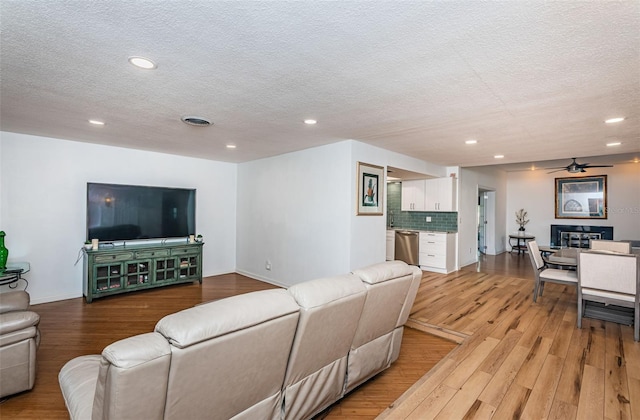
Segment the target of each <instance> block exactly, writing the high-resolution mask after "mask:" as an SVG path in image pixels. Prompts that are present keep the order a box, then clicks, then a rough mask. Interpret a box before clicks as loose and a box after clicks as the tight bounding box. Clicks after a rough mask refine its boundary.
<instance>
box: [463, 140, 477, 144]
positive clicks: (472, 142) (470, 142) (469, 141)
mask: <svg viewBox="0 0 640 420" xmlns="http://www.w3.org/2000/svg"><path fill="white" fill-rule="evenodd" d="M477 142H478V140H467V141H465V144H476V143H477Z"/></svg>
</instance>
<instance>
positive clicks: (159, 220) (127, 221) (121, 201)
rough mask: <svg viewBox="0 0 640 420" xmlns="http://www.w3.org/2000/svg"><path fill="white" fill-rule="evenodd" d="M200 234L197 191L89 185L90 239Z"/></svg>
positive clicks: (115, 239) (88, 233)
mask: <svg viewBox="0 0 640 420" xmlns="http://www.w3.org/2000/svg"><path fill="white" fill-rule="evenodd" d="M195 231H196V190H194V189H183V188H164V187H146V186H138V185H117V184H98V183H92V182H89V183H87V240H91V239H99V240H100V241H128V240H134V239H152V238H177V237H185V238H186V237H187V236H189V235H193V234H195Z"/></svg>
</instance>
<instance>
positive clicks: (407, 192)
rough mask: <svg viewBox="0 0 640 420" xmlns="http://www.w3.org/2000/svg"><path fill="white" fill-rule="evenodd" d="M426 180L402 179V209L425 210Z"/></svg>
mask: <svg viewBox="0 0 640 420" xmlns="http://www.w3.org/2000/svg"><path fill="white" fill-rule="evenodd" d="M424 185H425V180H424V179H419V180H415V181H402V192H401V195H400V209H401V210H402V211H424V210H425V208H424V204H425V203H424Z"/></svg>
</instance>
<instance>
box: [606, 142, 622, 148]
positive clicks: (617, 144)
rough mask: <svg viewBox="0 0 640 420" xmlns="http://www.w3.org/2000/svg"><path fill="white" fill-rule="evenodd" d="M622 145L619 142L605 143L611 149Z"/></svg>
mask: <svg viewBox="0 0 640 420" xmlns="http://www.w3.org/2000/svg"><path fill="white" fill-rule="evenodd" d="M621 144H622V143H621V142H619V141H612V142H611V143H607V146H608V147H612V146H620V145H621Z"/></svg>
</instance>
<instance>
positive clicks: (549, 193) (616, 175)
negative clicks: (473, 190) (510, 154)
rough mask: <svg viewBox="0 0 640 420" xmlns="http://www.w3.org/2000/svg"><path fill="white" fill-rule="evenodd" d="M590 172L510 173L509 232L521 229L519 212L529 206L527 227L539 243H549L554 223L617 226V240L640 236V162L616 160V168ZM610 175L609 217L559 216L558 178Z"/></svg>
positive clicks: (527, 209) (608, 177)
mask: <svg viewBox="0 0 640 420" xmlns="http://www.w3.org/2000/svg"><path fill="white" fill-rule="evenodd" d="M588 171H589V172H588V173H586V174H576V175H571V174H568V173H566V172H562V173H560V172H558V173H554V174H547V173H546V172H545V171H524V172H509V173H508V175H507V197H508V202H507V220H506V229H507V231H508V232H514V231H517V230H518V225H517V224H516V221H515V212H516V211H517V210H519V209H522V208H523V209H525V210H526V211H527V212H528V218H529V220H530V221H529V223H528V224H527V225H526V226H525V228H526V231H527V232H528V233H531V234H533V235H535V237H536V241H537V242H538V243H539V244H543V245H546V244H549V242H550V233H551V232H550V230H551V228H550V226H551V225H552V224H556V225H586V226H613V236H614V239H615V240H620V239H640V164H636V163H628V164H616V165H615V166H614V167H613V168H598V169H590V170H588ZM590 175H607V190H608V202H607V206H608V209H609V212H608V217H607V219H556V218H555V178H565V177H571V176H590Z"/></svg>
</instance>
